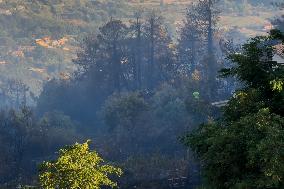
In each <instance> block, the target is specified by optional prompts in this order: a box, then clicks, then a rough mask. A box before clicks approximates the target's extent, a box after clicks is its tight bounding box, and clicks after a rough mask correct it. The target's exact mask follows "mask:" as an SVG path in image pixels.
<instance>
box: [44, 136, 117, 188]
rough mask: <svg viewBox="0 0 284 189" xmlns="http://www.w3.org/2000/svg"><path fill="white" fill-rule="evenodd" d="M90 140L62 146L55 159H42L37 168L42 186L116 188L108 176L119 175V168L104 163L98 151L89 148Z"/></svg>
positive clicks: (115, 184)
mask: <svg viewBox="0 0 284 189" xmlns="http://www.w3.org/2000/svg"><path fill="white" fill-rule="evenodd" d="M89 143H90V141H87V142H85V143H83V144H78V143H76V144H75V145H72V146H69V147H65V148H63V149H61V150H60V151H59V157H58V159H57V160H56V161H52V162H44V163H43V164H42V165H41V167H40V175H39V180H40V184H41V186H42V187H43V188H46V189H55V188H62V189H63V188H70V189H79V188H86V189H100V188H101V187H102V186H110V187H112V188H113V187H117V183H116V182H114V181H112V180H111V179H110V178H109V176H110V175H116V176H121V174H122V170H121V169H120V168H116V167H113V166H111V165H108V164H106V163H104V160H103V159H102V158H101V157H100V156H99V155H98V154H97V152H95V151H90V149H89Z"/></svg>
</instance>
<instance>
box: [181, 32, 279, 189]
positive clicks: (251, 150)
mask: <svg viewBox="0 0 284 189" xmlns="http://www.w3.org/2000/svg"><path fill="white" fill-rule="evenodd" d="M275 40H282V42H283V34H282V33H280V32H279V31H277V30H273V31H271V32H270V35H269V36H267V37H256V38H253V39H251V41H250V42H249V43H247V44H245V45H244V46H243V51H242V53H241V54H232V55H230V59H231V60H232V62H234V63H235V66H234V67H232V68H230V69H223V70H222V71H221V73H222V74H223V76H228V75H233V76H236V77H237V78H238V79H239V80H240V81H241V82H242V84H243V85H244V87H243V88H242V89H240V90H239V91H237V92H236V94H235V95H234V96H233V97H232V98H231V99H230V101H229V102H228V105H227V106H226V107H225V108H224V114H223V117H222V118H221V119H220V120H219V121H216V122H213V123H208V124H203V125H201V126H200V127H199V128H198V129H197V130H196V131H195V132H193V133H191V134H188V135H187V136H186V137H185V138H184V140H183V141H184V143H185V144H186V145H188V146H190V147H191V148H192V149H193V151H194V152H195V153H196V154H197V155H198V157H199V158H200V160H201V162H202V166H203V171H204V175H205V176H206V181H207V184H210V186H211V187H210V188H218V189H231V188H273V189H280V188H283V187H284V182H283V178H284V172H283V167H284V161H283V160H284V159H283V158H284V154H283V146H284V143H283V141H284V140H283V136H284V135H283V133H284V127H283V126H284V122H283V121H284V117H283V115H284V114H283V107H284V105H283V102H284V90H283V88H282V87H283V82H281V81H283V79H284V78H283V76H284V72H283V71H284V68H283V66H281V65H279V64H278V63H277V62H274V61H273V59H272V57H273V54H274V53H275V51H274V47H273V46H272V45H270V44H271V43H273V41H275ZM275 85H276V87H275Z"/></svg>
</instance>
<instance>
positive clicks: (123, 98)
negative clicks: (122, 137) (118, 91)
mask: <svg viewBox="0 0 284 189" xmlns="http://www.w3.org/2000/svg"><path fill="white" fill-rule="evenodd" d="M147 108H148V104H147V103H146V102H145V100H144V99H143V98H142V97H141V96H139V94H137V93H130V94H126V95H118V96H116V95H114V96H112V97H110V98H109V100H107V101H106V104H105V105H104V107H103V110H102V115H103V119H104V120H105V123H106V125H107V126H109V127H110V128H111V129H114V128H115V127H117V126H123V127H126V128H128V129H130V128H133V126H134V125H135V123H134V122H135V121H136V120H137V118H138V117H139V116H140V115H141V113H143V112H145V111H146V110H147Z"/></svg>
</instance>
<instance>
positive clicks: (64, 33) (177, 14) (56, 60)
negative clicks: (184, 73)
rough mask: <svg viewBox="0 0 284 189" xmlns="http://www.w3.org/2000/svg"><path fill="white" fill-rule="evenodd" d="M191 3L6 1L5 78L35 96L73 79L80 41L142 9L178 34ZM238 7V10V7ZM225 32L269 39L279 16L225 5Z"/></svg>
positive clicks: (0, 20)
mask: <svg viewBox="0 0 284 189" xmlns="http://www.w3.org/2000/svg"><path fill="white" fill-rule="evenodd" d="M191 2H192V1H191V0H164V2H163V4H161V1H160V0H144V1H140V0H129V1H125V0H97V1H92V0H24V1H23V0H1V1H0V44H1V45H0V50H1V51H0V71H1V73H2V74H1V79H2V80H5V79H7V78H8V77H9V78H17V79H20V80H22V81H23V82H24V83H27V84H28V85H29V87H30V88H31V90H32V91H33V92H35V93H36V94H38V93H39V91H40V90H41V86H42V84H43V82H45V81H47V80H49V79H51V78H54V77H55V78H58V77H61V78H63V79H68V77H69V76H70V73H71V72H72V70H74V65H73V64H72V59H74V58H75V57H76V51H77V50H78V47H79V44H80V41H82V39H83V38H84V36H86V35H87V34H89V33H93V32H95V31H96V30H97V29H98V27H99V26H100V25H101V24H102V23H104V22H106V21H107V20H108V19H109V18H110V17H118V18H120V19H123V20H129V19H130V18H131V15H132V12H133V11H135V10H137V9H141V8H143V9H157V10H159V11H160V12H161V13H162V15H163V16H164V17H165V18H166V20H165V21H166V24H167V25H168V26H169V29H170V31H171V33H172V34H173V35H176V31H177V28H178V26H180V24H181V21H182V17H183V15H184V13H185V10H186V9H185V8H186V6H187V5H189V4H190V3H191ZM236 5H238V6H236ZM220 7H221V8H220V9H221V10H222V11H223V12H222V14H221V17H220V26H219V28H220V31H221V32H227V31H229V30H231V29H234V30H237V31H238V32H239V33H240V34H243V35H240V36H247V37H248V36H254V35H257V34H265V32H266V30H265V29H264V27H266V29H269V27H270V24H269V23H270V22H269V18H271V17H273V16H274V15H275V14H278V13H277V12H274V13H272V9H270V8H269V9H267V6H264V5H259V6H252V5H240V4H236V3H233V2H232V1H226V0H224V2H223V3H222V4H221V5H220Z"/></svg>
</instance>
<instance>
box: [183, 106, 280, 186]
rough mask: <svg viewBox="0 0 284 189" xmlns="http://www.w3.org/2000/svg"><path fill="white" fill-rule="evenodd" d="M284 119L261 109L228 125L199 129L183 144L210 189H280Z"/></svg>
mask: <svg viewBox="0 0 284 189" xmlns="http://www.w3.org/2000/svg"><path fill="white" fill-rule="evenodd" d="M283 125H284V119H283V117H281V116H279V115H276V114H272V113H270V112H269V111H268V110H267V109H262V110H260V111H259V112H258V113H256V114H250V115H247V116H244V117H242V118H241V119H240V120H238V121H236V122H232V123H231V124H228V125H226V126H225V125H220V124H216V123H213V124H208V125H203V126H201V127H200V128H199V129H198V130H197V131H195V133H192V134H191V135H189V136H188V138H187V139H186V140H185V142H186V144H187V145H190V146H191V147H192V149H193V150H194V151H195V152H196V153H197V154H198V156H199V157H200V159H201V160H202V162H203V168H204V174H205V175H206V178H207V179H208V182H209V183H210V185H212V186H214V187H213V188H218V189H221V188H279V189H280V188H281V187H283V186H284V185H283V184H284V183H283V177H284V172H283V170H284V169H283V168H284V161H283V160H284V159H283V158H284V151H283V145H284V143H283V141H284V140H283V139H284V138H283V136H284V128H283Z"/></svg>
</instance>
